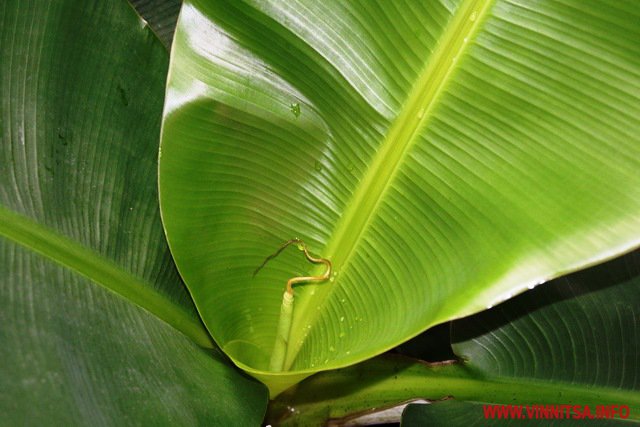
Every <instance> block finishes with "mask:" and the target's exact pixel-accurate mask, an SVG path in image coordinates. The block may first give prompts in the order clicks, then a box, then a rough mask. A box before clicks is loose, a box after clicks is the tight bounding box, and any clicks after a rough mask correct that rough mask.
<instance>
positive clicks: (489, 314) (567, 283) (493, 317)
mask: <svg viewBox="0 0 640 427" xmlns="http://www.w3.org/2000/svg"><path fill="white" fill-rule="evenodd" d="M639 276H640V249H637V250H635V251H633V252H630V253H628V254H626V255H623V256H621V257H618V258H615V259H613V260H610V261H607V262H604V263H602V264H598V265H596V266H593V267H590V268H587V269H585V270H581V271H578V272H575V273H571V274H569V275H566V276H562V277H559V278H557V279H554V280H551V281H549V282H547V283H544V284H542V285H540V286H538V287H536V288H535V289H533V290H530V291H527V292H525V293H523V294H521V295H518V296H516V297H514V298H512V299H510V300H508V301H505V302H503V303H502V304H499V305H497V306H495V307H493V308H492V309H489V310H485V311H483V312H480V313H477V314H474V315H472V316H469V317H465V318H463V319H460V320H456V321H454V322H452V335H451V336H452V342H453V343H458V342H464V341H468V340H471V339H474V338H476V337H478V336H480V335H483V334H486V333H488V332H490V331H494V330H496V329H498V328H501V327H503V326H505V325H507V324H509V323H511V322H513V321H514V320H516V319H519V318H521V317H523V316H526V315H529V314H531V313H533V312H535V311H537V310H540V309H542V308H544V307H546V306H548V305H550V304H554V303H558V302H561V301H565V300H569V299H572V298H577V297H580V296H582V295H586V294H590V293H592V292H597V291H601V290H604V289H607V288H610V287H613V286H617V285H620V284H623V283H625V282H629V281H630V280H632V279H634V278H637V277H639Z"/></svg>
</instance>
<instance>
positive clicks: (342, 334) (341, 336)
mask: <svg viewBox="0 0 640 427" xmlns="http://www.w3.org/2000/svg"><path fill="white" fill-rule="evenodd" d="M345 335H346V334H345V333H344V331H340V335H338V337H340V338H344V336H345Z"/></svg>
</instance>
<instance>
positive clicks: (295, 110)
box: [289, 102, 300, 117]
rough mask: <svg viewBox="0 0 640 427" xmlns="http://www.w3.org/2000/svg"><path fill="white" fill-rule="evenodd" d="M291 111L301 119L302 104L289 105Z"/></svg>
mask: <svg viewBox="0 0 640 427" xmlns="http://www.w3.org/2000/svg"><path fill="white" fill-rule="evenodd" d="M289 110H291V112H292V113H293V115H294V116H296V117H300V104H298V103H297V102H294V103H293V104H291V105H289Z"/></svg>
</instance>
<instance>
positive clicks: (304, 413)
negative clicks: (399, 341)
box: [268, 251, 640, 427]
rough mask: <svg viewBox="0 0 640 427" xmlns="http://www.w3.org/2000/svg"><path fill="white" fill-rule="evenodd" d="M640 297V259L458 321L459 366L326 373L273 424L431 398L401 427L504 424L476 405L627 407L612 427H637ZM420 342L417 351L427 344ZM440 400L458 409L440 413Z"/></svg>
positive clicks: (382, 359)
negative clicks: (619, 425) (450, 401)
mask: <svg viewBox="0 0 640 427" xmlns="http://www.w3.org/2000/svg"><path fill="white" fill-rule="evenodd" d="M639 294H640V252H638V251H636V252H634V253H632V254H628V255H626V256H624V257H622V258H618V259H616V260H613V261H610V262H608V263H606V264H602V265H598V266H596V267H592V268H591V269H589V270H585V271H581V272H579V273H575V274H573V275H571V276H568V277H563V278H560V279H556V280H555V281H553V282H550V283H546V284H544V285H543V286H540V287H539V288H536V289H535V290H533V291H531V292H527V293H525V294H523V295H519V296H518V297H516V298H513V299H511V300H509V301H507V302H505V303H503V304H501V305H499V306H497V307H494V308H492V309H491V310H486V311H483V312H482V313H478V314H476V315H474V316H471V317H469V318H465V319H461V320H456V321H454V322H452V341H453V348H454V350H455V352H456V354H457V355H458V356H459V358H460V359H459V360H458V361H456V362H453V363H452V362H448V363H447V362H445V363H438V364H426V363H424V362H422V361H416V360H412V359H408V358H398V357H391V356H389V355H384V356H379V357H376V358H374V359H372V360H370V361H367V362H364V363H361V364H358V365H356V366H352V367H348V368H344V369H342V370H336V371H330V372H323V373H321V374H318V375H316V376H313V377H311V378H309V379H307V380H305V381H303V382H302V383H301V384H299V385H298V386H297V387H295V388H292V389H291V390H288V391H286V392H284V393H282V394H280V395H279V396H278V397H277V399H276V400H275V401H273V402H272V404H271V406H270V410H269V417H268V421H269V422H271V423H272V424H273V425H278V426H287V425H301V426H316V425H317V426H319V425H325V424H326V423H327V422H328V421H329V420H331V421H332V423H333V425H340V424H341V423H344V422H347V421H349V420H353V419H354V418H356V417H359V416H362V415H363V414H367V413H371V412H375V411H380V410H381V409H384V408H387V407H394V406H396V405H401V404H403V403H406V402H410V401H413V400H416V399H423V400H424V399H426V400H430V401H433V403H432V404H431V405H419V406H418V405H416V406H418V407H413V406H412V405H410V406H409V408H407V410H406V414H405V415H406V417H405V416H404V415H403V424H406V425H409V426H411V425H429V426H430V425H441V423H446V425H448V426H451V427H453V426H467V425H498V423H499V425H502V424H503V423H506V421H504V420H490V419H485V417H484V412H483V409H482V405H478V403H490V404H504V405H508V404H512V405H580V406H581V408H580V409H579V410H577V411H576V412H571V415H572V417H573V416H574V415H576V414H577V413H579V414H580V415H582V414H583V413H584V405H589V407H590V411H591V413H592V415H593V416H596V414H597V405H627V406H628V409H629V413H628V414H627V415H628V418H626V419H621V418H620V416H616V419H615V420H612V421H617V422H620V421H622V422H624V424H625V425H628V424H629V423H630V422H635V423H640V363H638V361H639V360H640V346H639V345H638V343H639V342H640V328H638V327H637V323H638V295H639ZM414 341H417V344H418V345H419V344H420V341H422V340H421V339H414ZM422 351H423V353H428V352H429V351H430V350H429V349H427V348H424V349H423V350H422ZM416 355H417V356H420V353H419V352H416ZM442 399H453V400H454V401H455V402H456V403H457V404H456V405H448V404H445V405H444V407H440V405H442V403H443V402H439V400H442ZM523 411H524V412H523V415H526V409H525V410H523ZM625 412H626V411H625ZM580 415H577V416H578V417H579V416H580ZM528 421H531V420H525V419H519V420H518V422H520V424H519V425H530V424H529V423H528ZM533 421H535V420H533ZM546 421H547V423H550V422H551V420H546ZM560 421H565V422H567V420H566V419H565V420H560ZM602 421H603V420H594V421H593V422H591V423H590V424H593V425H601V422H602ZM581 422H582V425H587V423H589V420H588V419H582V420H581ZM505 425H509V424H505ZM514 425H515V424H514ZM534 425H538V424H534ZM541 425H545V424H544V423H543V424H541ZM546 425H550V424H546Z"/></svg>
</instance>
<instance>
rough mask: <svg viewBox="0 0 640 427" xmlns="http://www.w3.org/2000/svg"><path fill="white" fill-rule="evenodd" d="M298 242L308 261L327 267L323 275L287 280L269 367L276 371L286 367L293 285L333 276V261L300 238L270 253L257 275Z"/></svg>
mask: <svg viewBox="0 0 640 427" xmlns="http://www.w3.org/2000/svg"><path fill="white" fill-rule="evenodd" d="M293 244H296V245H297V246H298V249H300V250H301V251H303V252H304V256H305V257H306V258H307V261H309V262H312V263H314V264H324V265H325V266H326V267H327V269H326V270H325V272H324V273H323V274H322V275H319V276H299V277H293V278H291V279H289V280H288V281H287V287H286V290H285V291H284V295H283V296H282V305H281V306H280V319H279V321H278V331H277V333H276V342H275V344H274V346H273V351H272V353H271V361H270V362H269V369H270V370H271V371H275V372H281V371H282V370H283V369H284V361H285V358H286V355H287V348H288V344H289V335H290V333H291V323H292V321H293V286H294V285H297V284H299V283H309V282H324V281H325V280H328V279H329V278H330V277H331V269H332V266H331V261H329V260H328V259H326V258H316V257H313V256H311V254H310V253H309V250H308V249H307V245H306V244H305V243H304V242H303V241H302V240H300V239H291V240H289V241H287V242H285V243H284V244H283V245H282V246H280V248H279V249H278V250H277V251H276V252H275V253H274V254H272V255H269V256H268V257H267V258H266V259H265V260H264V262H263V263H262V265H260V266H259V267H258V268H257V269H256V271H255V272H254V273H253V275H254V276H255V275H256V274H258V272H259V271H260V269H262V267H264V266H265V265H266V264H267V262H269V261H270V260H272V259H273V258H275V257H277V256H278V255H280V253H281V252H282V251H283V250H285V248H287V247H288V246H290V245H293Z"/></svg>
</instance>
